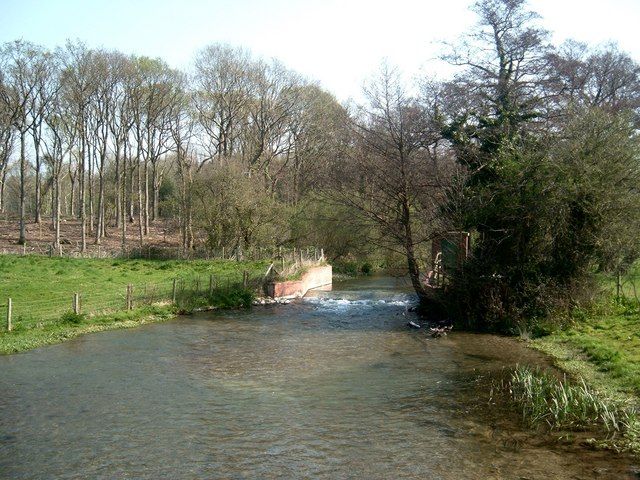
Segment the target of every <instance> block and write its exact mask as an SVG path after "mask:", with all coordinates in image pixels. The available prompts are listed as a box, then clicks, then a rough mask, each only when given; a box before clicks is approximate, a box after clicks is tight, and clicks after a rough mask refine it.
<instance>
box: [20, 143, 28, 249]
mask: <svg viewBox="0 0 640 480" xmlns="http://www.w3.org/2000/svg"><path fill="white" fill-rule="evenodd" d="M26 177H27V159H26V152H25V132H20V237H19V238H18V244H19V245H24V244H25V242H26V241H27V232H26V230H27V228H26V225H25V185H24V183H25V182H26Z"/></svg>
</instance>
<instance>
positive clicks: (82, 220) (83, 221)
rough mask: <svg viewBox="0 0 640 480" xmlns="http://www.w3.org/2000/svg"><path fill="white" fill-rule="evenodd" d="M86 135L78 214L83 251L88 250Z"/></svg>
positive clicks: (82, 144) (81, 164) (80, 167)
mask: <svg viewBox="0 0 640 480" xmlns="http://www.w3.org/2000/svg"><path fill="white" fill-rule="evenodd" d="M85 148H86V143H85V137H84V132H82V133H81V135H80V161H79V163H78V182H79V184H78V189H79V192H78V214H79V216H80V225H81V233H82V247H81V250H80V251H81V252H82V253H85V252H86V251H87V214H86V209H85V158H84V157H85Z"/></svg>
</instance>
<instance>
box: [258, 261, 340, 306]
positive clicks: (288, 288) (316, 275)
mask: <svg viewBox="0 0 640 480" xmlns="http://www.w3.org/2000/svg"><path fill="white" fill-rule="evenodd" d="M332 275H333V271H332V268H331V265H320V266H318V267H311V268H309V269H308V270H307V271H306V272H305V273H304V274H303V275H302V278H301V279H300V280H290V281H287V282H271V283H269V284H268V285H267V295H268V296H270V297H271V298H297V297H304V296H305V294H306V293H307V292H308V291H309V290H311V289H313V288H319V287H325V286H327V285H331V283H332Z"/></svg>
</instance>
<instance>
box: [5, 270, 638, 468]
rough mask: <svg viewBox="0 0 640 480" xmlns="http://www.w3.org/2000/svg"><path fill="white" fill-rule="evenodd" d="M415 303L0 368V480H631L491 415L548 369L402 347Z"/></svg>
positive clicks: (349, 287)
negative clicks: (520, 368) (534, 373)
mask: <svg viewBox="0 0 640 480" xmlns="http://www.w3.org/2000/svg"><path fill="white" fill-rule="evenodd" d="M411 302H413V296H412V295H411V293H410V292H409V290H408V289H407V288H406V286H405V285H403V284H402V282H401V281H398V280H395V279H392V278H384V277H376V278H370V279H363V280H357V281H350V282H344V283H341V284H339V285H336V286H335V289H334V291H332V292H318V293H315V294H314V295H313V296H312V297H310V298H305V299H303V300H300V301H297V302H295V303H292V304H290V305H276V306H267V307H256V308H254V309H253V310H252V311H247V312H245V311H241V312H235V311H234V312H212V313H206V314H204V313H203V314H198V315H194V316H189V317H181V318H178V319H175V320H173V321H169V322H166V323H161V324H152V325H147V326H144V327H141V328H137V329H134V330H116V331H111V332H103V333H99V334H93V335H86V336H83V337H79V338H76V339H74V340H71V341H69V342H66V343H64V344H60V345H54V346H50V347H44V348H40V349H37V350H33V351H30V352H26V353H23V354H18V355H11V356H5V357H0V442H1V443H0V478H2V479H84V478H90V479H114V478H123V479H124V478H127V479H128V478H136V479H138V478H140V479H164V478H167V479H205V478H221V479H236V478H237V479H240V478H247V479H258V478H261V479H270V478H320V479H343V478H345V479H347V478H353V479H414V478H415V479H418V478H420V479H456V480H457V479H476V478H477V479H556V478H557V479H582V478H584V479H591V478H603V479H609V478H611V479H616V480H617V479H624V478H637V477H635V476H634V475H636V474H634V473H633V472H636V471H637V469H636V467H635V466H634V465H633V464H632V463H631V461H630V460H629V459H627V458H625V457H622V456H617V455H615V454H613V453H610V452H603V451H590V450H587V449H585V448H583V447H578V446H576V445H575V444H574V443H572V442H569V443H568V444H565V443H563V442H561V441H557V440H555V439H554V437H553V435H546V434H536V433H535V432H530V431H528V430H527V429H526V428H524V427H522V426H521V425H520V423H519V421H518V418H517V415H514V414H512V413H509V412H505V411H500V410H497V409H496V408H494V407H489V406H488V399H489V394H488V389H487V384H488V381H489V380H488V379H489V378H491V377H492V376H494V375H497V374H499V372H500V371H501V370H502V369H504V368H505V367H509V366H513V365H515V364H516V363H520V364H525V363H529V364H544V363H545V359H544V358H543V357H541V356H540V355H538V354H536V353H535V352H533V351H531V350H528V349H526V348H525V347H524V346H522V345H521V344H519V343H518V342H516V341H515V340H513V339H509V338H501V337H497V336H489V335H473V334H464V333H456V332H454V333H452V334H450V335H448V336H447V337H444V338H439V339H434V338H431V337H429V336H428V335H426V333H425V332H424V331H422V330H409V329H407V328H406V327H405V324H406V322H407V321H408V319H409V318H411V315H412V314H410V313H408V312H406V311H405V310H406V308H407V305H409V304H410V303H411Z"/></svg>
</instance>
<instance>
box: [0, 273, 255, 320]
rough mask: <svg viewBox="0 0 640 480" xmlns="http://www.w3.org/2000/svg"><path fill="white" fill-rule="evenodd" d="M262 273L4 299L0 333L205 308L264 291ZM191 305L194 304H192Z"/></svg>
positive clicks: (190, 278)
mask: <svg viewBox="0 0 640 480" xmlns="http://www.w3.org/2000/svg"><path fill="white" fill-rule="evenodd" d="M263 280H264V275H263V274H262V273H257V272H254V274H253V276H252V275H251V274H250V273H249V272H247V271H244V272H235V273H230V274H220V275H218V274H207V275H196V276H188V277H176V278H168V279H167V280H166V281H165V282H154V283H142V284H129V285H120V286H119V287H118V290H113V291H111V292H91V291H86V290H84V291H83V290H82V289H78V290H77V291H70V292H67V293H65V294H64V295H63V296H55V297H53V296H52V297H51V298H49V299H36V300H28V301H25V300H17V301H16V299H15V298H8V299H3V300H2V302H3V303H2V304H0V312H3V313H6V323H5V325H4V327H3V328H0V331H2V330H4V331H11V330H16V329H20V328H32V327H38V326H42V325H45V324H50V323H53V322H57V321H61V319H62V317H63V315H65V314H68V313H69V312H75V313H76V314H80V315H85V316H88V317H92V316H97V315H103V314H108V313H117V312H121V311H126V310H130V309H132V308H137V307H140V306H144V305H153V304H160V303H164V304H166V303H173V304H176V305H178V306H179V308H181V307H180V305H181V304H182V305H184V306H185V309H186V310H188V309H190V307H192V306H193V305H194V304H195V303H193V302H196V303H198V302H199V304H202V303H203V302H206V301H207V299H208V298H209V297H211V296H213V295H214V294H216V293H221V292H222V293H224V292H229V291H230V290H231V289H237V288H246V289H250V290H252V291H257V290H258V289H261V287H262V283H263ZM189 302H191V303H189Z"/></svg>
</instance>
